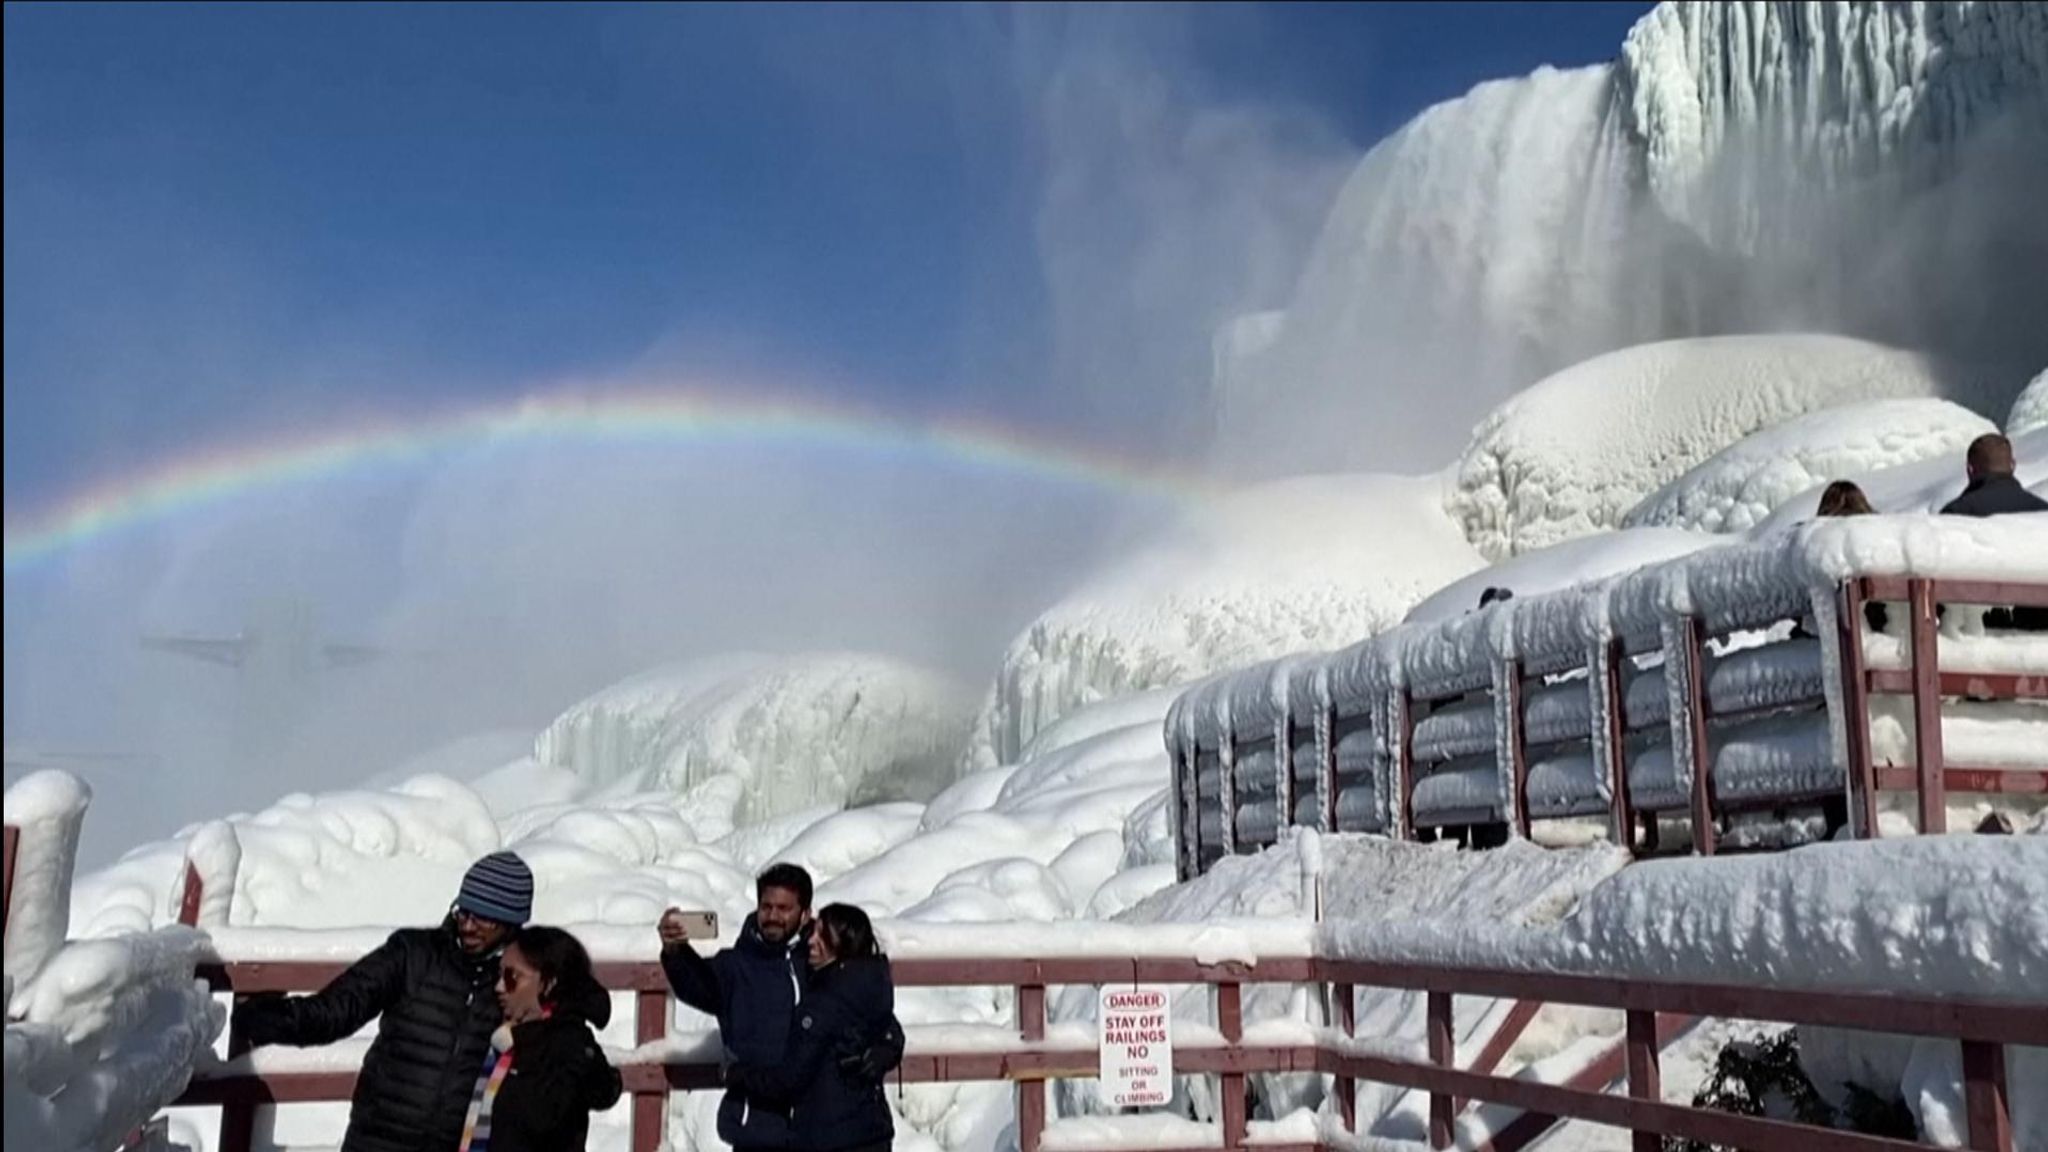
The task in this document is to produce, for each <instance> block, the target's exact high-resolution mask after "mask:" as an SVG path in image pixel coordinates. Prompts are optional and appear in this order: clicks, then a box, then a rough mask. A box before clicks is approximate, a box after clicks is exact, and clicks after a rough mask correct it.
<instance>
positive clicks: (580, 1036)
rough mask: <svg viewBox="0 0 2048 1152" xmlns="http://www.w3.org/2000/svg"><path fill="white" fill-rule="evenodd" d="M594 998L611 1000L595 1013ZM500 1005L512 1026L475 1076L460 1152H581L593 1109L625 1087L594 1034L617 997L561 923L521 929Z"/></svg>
mask: <svg viewBox="0 0 2048 1152" xmlns="http://www.w3.org/2000/svg"><path fill="white" fill-rule="evenodd" d="M593 994H595V995H593ZM593 1003H596V1004H602V1005H603V1008H602V1009H601V1010H599V1011H598V1012H597V1013H595V1015H596V1016H597V1017H598V1018H595V1019H593V1018H592V1013H591V1012H590V1006H591V1005H592V1004H593ZM498 1005H499V1007H500V1009H501V1010H502V1011H503V1013H504V1017H505V1019H504V1023H503V1024H501V1025H499V1026H498V1030H497V1031H496V1032H495V1033H493V1034H492V1036H491V1051H490V1053H489V1054H488V1055H486V1056H485V1058H484V1066H483V1068H482V1070H481V1072H480V1074H479V1075H478V1077H477V1081H476V1089H475V1092H474V1094H473V1096H472V1097H471V1099H470V1106H469V1117H468V1120H467V1122H466V1123H465V1124H464V1125H463V1133H462V1145H461V1152H583V1148H584V1145H585V1143H586V1141H587V1140H588V1139H589V1135H590V1114H591V1113H592V1112H600V1111H603V1110H604V1109H606V1108H609V1107H611V1106H612V1105H613V1104H615V1103H617V1102H618V1099H619V1092H620V1084H619V1073H618V1070H617V1069H615V1068H613V1067H612V1066H611V1064H610V1062H608V1061H607V1060H606V1059H605V1057H604V1050H603V1049H601V1048H599V1047H598V1046H597V1037H596V1036H594V1035H592V1033H591V1026H592V1025H593V1024H594V1025H596V1026H598V1027H603V1026H604V1023H605V1020H606V1019H608V1018H609V1017H610V1015H611V1000H610V998H609V997H608V996H606V995H604V994H603V990H602V989H601V988H600V987H599V986H598V983H597V978H596V976H595V975H594V974H593V973H592V970H591V966H590V955H589V953H587V952H585V951H584V950H583V945H582V944H580V943H578V942H577V940H576V938H575V937H574V936H571V935H570V934H568V933H567V932H564V931H562V930H561V929H559V928H547V927H540V926H530V927H526V928H522V929H520V930H519V932H518V934H517V935H515V936H514V937H513V938H512V942H511V944H509V945H508V946H507V947H506V948H505V955H504V958H503V960H502V961H501V962H500V964H499V966H498Z"/></svg>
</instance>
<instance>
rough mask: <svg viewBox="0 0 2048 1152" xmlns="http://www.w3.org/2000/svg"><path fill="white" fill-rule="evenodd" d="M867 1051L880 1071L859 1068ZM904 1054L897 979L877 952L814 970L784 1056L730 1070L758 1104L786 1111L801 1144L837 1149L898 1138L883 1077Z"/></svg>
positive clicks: (807, 1148) (818, 1151)
mask: <svg viewBox="0 0 2048 1152" xmlns="http://www.w3.org/2000/svg"><path fill="white" fill-rule="evenodd" d="M871 1049H872V1050H874V1054H873V1055H868V1054H869V1051H870V1050H871ZM864 1055H867V1062H868V1063H869V1066H870V1068H871V1069H872V1070H873V1072H874V1073H875V1074H874V1075H867V1074H865V1073H863V1072H862V1071H861V1070H860V1069H859V1067H858V1065H859V1064H860V1063H861V1062H862V1057H863V1056H864ZM902 1058H903V1029H902V1027H901V1026H900V1025H898V1023H897V1021H896V985H895V981H894V980H893V979H892V978H891V976H890V974H889V961H888V959H887V958H886V957H882V956H873V957H864V958H862V959H858V960H847V961H843V962H841V963H838V964H833V965H830V966H829V967H826V968H821V969H819V970H818V971H817V972H814V973H812V975H811V988H810V996H809V997H808V998H807V999H805V1001H804V1002H803V1004H802V1005H801V1006H799V1007H798V1009H797V1018H796V1020H795V1022H794V1023H793V1025H792V1026H791V1028H790V1031H789V1042H788V1044H787V1045H786V1050H785V1052H784V1055H783V1058H782V1059H781V1060H780V1061H779V1062H777V1063H774V1064H740V1065H736V1066H735V1067H734V1068H733V1069H732V1070H731V1072H730V1073H729V1077H730V1080H731V1082H732V1084H733V1086H734V1088H735V1089H736V1090H737V1091H739V1092H740V1093H742V1094H743V1095H745V1096H746V1097H747V1099H748V1102H749V1103H750V1104H751V1105H752V1106H753V1107H755V1108H756V1109H757V1110H772V1111H778V1112H787V1114H788V1116H789V1125H790V1132H791V1135H792V1137H793V1138H794V1144H795V1147H796V1148H798V1149H801V1150H804V1152H835V1150H839V1149H852V1148H870V1147H875V1146H877V1145H887V1144H888V1143H889V1142H890V1141H891V1140H892V1139H893V1138H894V1136H895V1134H896V1126H895V1122H894V1120H892V1119H891V1117H890V1113H889V1101H888V1098H887V1097H885V1096H884V1095H883V1093H882V1079H881V1078H882V1076H883V1075H885V1074H886V1073H887V1072H888V1071H889V1070H890V1069H892V1068H894V1067H895V1066H896V1065H897V1063H898V1062H900V1061H901V1060H902Z"/></svg>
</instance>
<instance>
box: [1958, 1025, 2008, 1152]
mask: <svg viewBox="0 0 2048 1152" xmlns="http://www.w3.org/2000/svg"><path fill="white" fill-rule="evenodd" d="M1963 1093H1964V1100H1965V1102H1966V1107H1967V1108H1968V1111H1969V1116H1970V1132H1969V1139H1970V1147H1971V1148H1973V1149H1976V1152H2012V1111H2011V1108H2010V1104H2009V1101H2008V1100H2007V1098H2006V1092H2005V1046H2004V1045H2003V1044H1988V1043H1985V1042H1984V1041H1982V1040H1965V1041H1963Z"/></svg>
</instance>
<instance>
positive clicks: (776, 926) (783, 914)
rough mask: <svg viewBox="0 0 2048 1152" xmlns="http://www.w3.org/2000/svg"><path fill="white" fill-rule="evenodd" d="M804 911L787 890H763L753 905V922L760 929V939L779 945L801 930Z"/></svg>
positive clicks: (793, 894)
mask: <svg viewBox="0 0 2048 1152" xmlns="http://www.w3.org/2000/svg"><path fill="white" fill-rule="evenodd" d="M806 911H807V910H806V909H805V908H804V906H803V905H802V904H800V903H798V902H797V897H796V893H794V892H792V891H790V890H789V889H787V888H763V889H761V895H760V898H759V900H758V901H756V903H755V904H754V922H755V924H757V925H758V926H759V927H760V929H761V939H763V940H766V941H767V942H769V943H770V944H780V943H782V942H783V941H785V940H788V939H790V938H791V937H793V936H795V935H796V934H797V932H798V931H799V930H801V929H802V928H803V926H804V916H805V914H806Z"/></svg>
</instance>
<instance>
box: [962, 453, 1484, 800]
mask: <svg viewBox="0 0 2048 1152" xmlns="http://www.w3.org/2000/svg"><path fill="white" fill-rule="evenodd" d="M1442 501H1443V484H1442V481H1441V480H1440V479H1439V478H1437V477H1420V478H1409V477H1397V476H1377V475H1347V476H1315V477H1303V478H1299V479H1295V480H1288V481H1280V482H1276V483H1272V484H1266V485H1260V486H1257V487H1253V488H1248V489H1245V490H1243V491H1241V492H1238V493H1235V494H1233V495H1231V496H1228V497H1225V498H1223V499H1221V500H1218V501H1217V502H1215V503H1214V504H1212V505H1208V506H1205V507H1204V508H1202V509H1201V510H1199V511H1197V512H1195V513H1193V514H1191V515H1190V516H1189V518H1187V519H1186V520H1185V521H1183V522H1181V523H1180V524H1178V525H1176V526H1175V527H1174V528H1172V529H1171V530H1170V531H1169V532H1168V533H1167V534H1166V535H1165V537H1164V538H1163V539H1161V540H1159V541H1157V542H1155V543H1154V544H1152V545H1151V546H1150V547H1147V548H1145V549H1144V550H1142V551H1140V552H1138V553H1137V554H1135V555H1132V556H1130V557H1127V558H1126V559H1124V560H1123V561H1121V562H1119V563H1117V564H1116V565H1114V566H1113V567H1111V568H1110V569H1109V570H1108V571H1105V572H1103V573H1101V574H1100V575H1098V576H1096V577H1095V578H1094V579H1092V580H1090V581H1089V582H1088V583H1087V584H1085V585H1084V586H1083V587H1082V588H1080V589H1079V590H1078V591H1076V592H1074V593H1073V594H1072V595H1070V596H1068V597H1067V598H1066V599H1064V600H1063V601H1061V602H1060V603H1059V604H1057V605H1055V606H1053V607H1052V608H1050V609H1048V610H1046V611H1045V612H1044V613H1043V614H1041V615H1040V616H1039V617H1038V619H1037V620H1035V621H1033V622H1032V624H1031V626H1030V627H1029V628H1027V629H1026V630H1025V631H1024V633H1023V634H1022V635H1021V636H1019V637H1018V638H1017V639H1016V640H1015V641H1013V642H1012V643H1011V644H1010V647H1009V650H1008V651H1007V652H1005V653H1004V654H1003V661H1002V666H1001V668H1000V669H999V670H998V672H997V676H996V684H995V687H994V690H993V691H992V693H991V695H990V697H989V699H988V701H987V702H986V703H985V704H984V705H983V708H982V714H981V717H980V720H979V722H978V723H977V726H976V731H975V734H974V744H973V745H972V747H971V748H970V752H969V761H968V762H969V766H970V767H972V768H985V767H991V766H994V765H996V764H999V763H1011V762H1013V761H1015V760H1016V759H1017V758H1018V756H1019V754H1020V753H1021V752H1022V751H1023V749H1024V748H1025V746H1026V745H1028V744H1029V743H1031V741H1032V740H1033V739H1034V738H1035V737H1036V736H1037V735H1038V733H1039V732H1040V731H1041V730H1042V729H1045V728H1046V727H1048V726H1050V725H1051V724H1052V723H1054V722H1055V721H1057V720H1059V719H1060V718H1061V717H1063V716H1066V715H1068V714H1069V713H1072V712H1074V711H1076V710H1077V709H1080V708H1082V707H1085V706H1087V705H1091V704H1095V703H1098V702H1100V701H1103V700H1107V699H1111V698H1114V697H1118V696H1123V695H1127V694H1129V693H1134V692H1142V691H1144V690H1146V689H1151V688H1158V687H1163V686H1167V685H1173V684H1180V683H1184V682H1186V681H1189V680H1192V679H1195V678H1196V677H1199V676H1202V675H1206V674H1207V673H1209V672H1212V671H1215V670H1218V669H1221V668H1228V667H1232V666H1235V665H1239V664H1247V663H1251V662H1252V661H1255V660H1259V659H1263V658H1266V657H1270V656H1275V655H1279V654H1280V653H1283V652H1292V651H1297V650H1300V649H1304V648H1333V647H1338V646H1340V645H1342V644H1345V643H1349V642H1351V641H1355V640H1359V639H1362V638H1364V637H1366V636H1369V635H1371V634H1373V633H1374V632H1377V631H1379V630H1380V629H1382V628H1385V627H1387V626H1389V625H1391V624H1394V623H1396V622H1398V621H1399V620H1400V619H1401V616H1402V614H1403V613H1405V612H1407V610H1408V609H1409V607H1410V606H1412V605H1413V604H1414V603H1415V602H1416V601H1418V600H1420V599H1421V598H1422V597H1424V596H1426V595H1428V594H1429V593H1430V592H1432V591H1434V590H1436V589H1437V588H1439V587H1441V586H1442V585H1443V584H1444V583H1445V582H1446V581H1449V580H1452V579H1455V578H1457V577H1459V576H1462V575H1464V574H1465V573H1467V572H1470V571H1471V570H1473V569H1474V568H1477V567H1478V566H1479V565H1480V563H1481V559H1480V557H1479V556H1478V554H1477V553H1475V552H1474V551H1473V550H1472V548H1471V547H1470V546H1469V545H1468V544H1466V543H1465V541H1464V539H1463V538H1462V537H1461V536H1460V535H1459V533H1458V530H1457V529H1456V528H1455V527H1454V526H1453V525H1452V524H1451V522H1450V521H1449V520H1448V519H1446V518H1445V516H1444V514H1443V507H1442Z"/></svg>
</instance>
